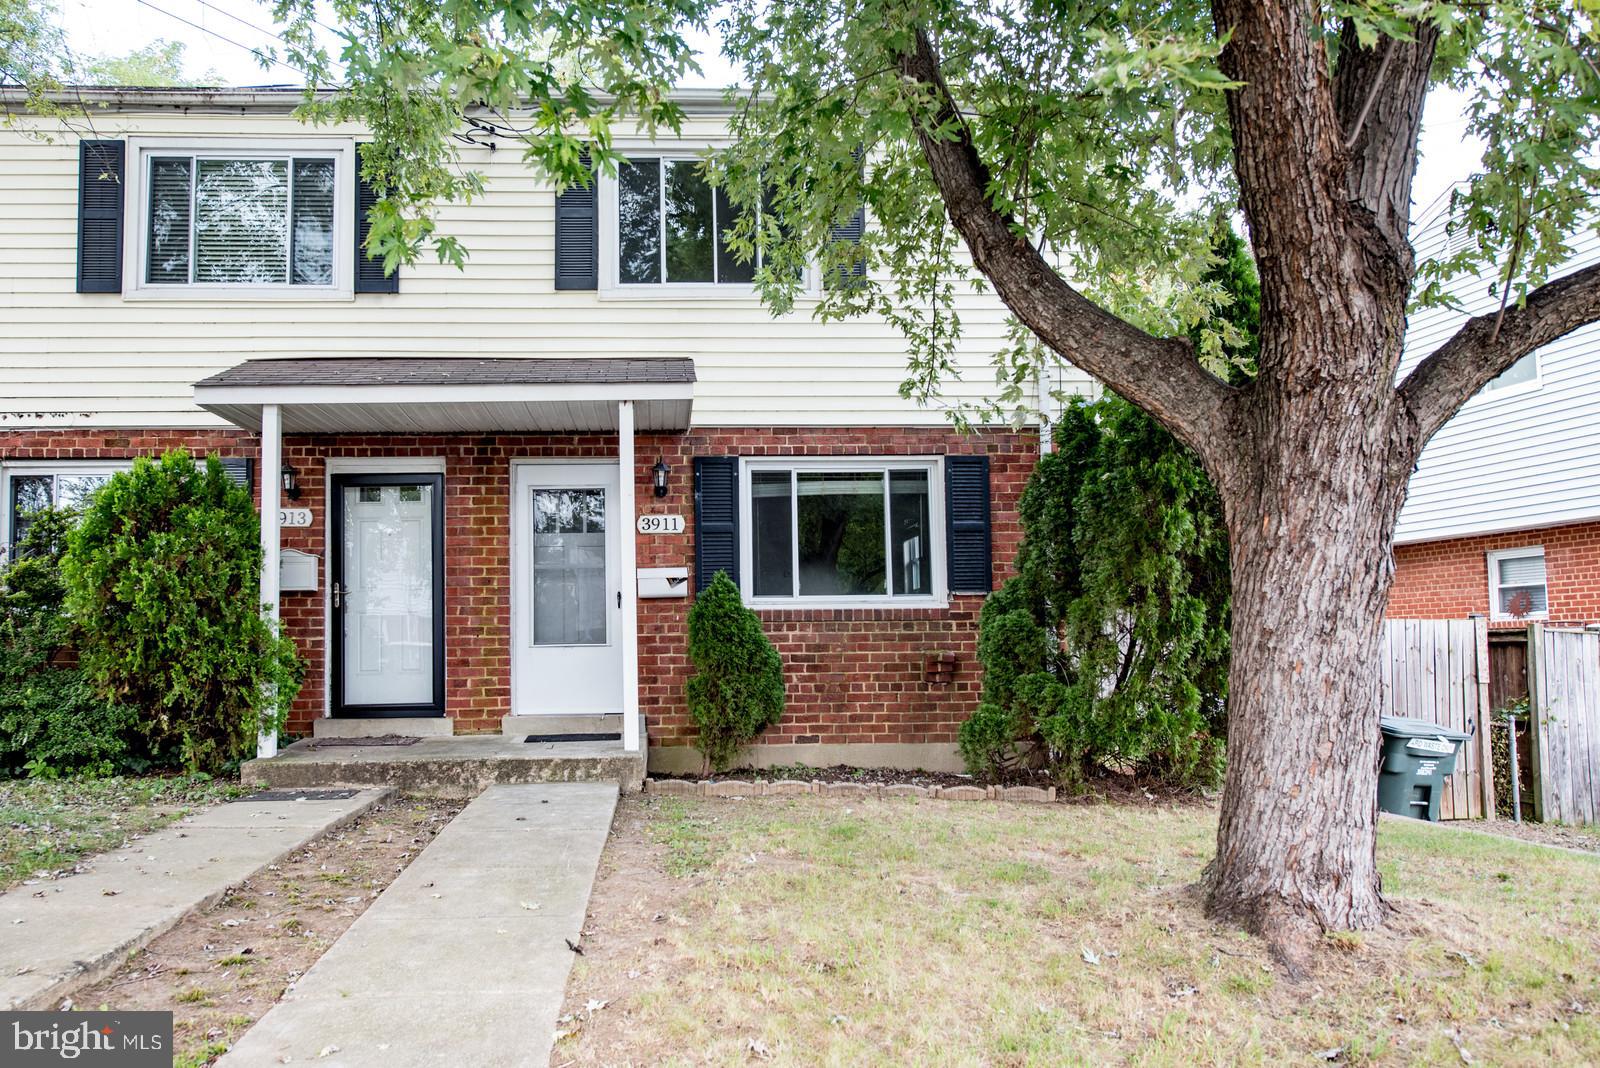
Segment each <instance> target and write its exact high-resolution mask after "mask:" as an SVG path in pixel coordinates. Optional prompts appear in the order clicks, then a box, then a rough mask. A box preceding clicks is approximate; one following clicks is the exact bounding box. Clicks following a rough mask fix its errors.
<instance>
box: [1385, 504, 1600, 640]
mask: <svg viewBox="0 0 1600 1068" xmlns="http://www.w3.org/2000/svg"><path fill="white" fill-rule="evenodd" d="M1534 545H1538V546H1542V547H1543V548H1544V561H1545V584H1546V587H1547V590H1548V598H1549V604H1550V621H1551V622H1556V623H1572V624H1588V623H1596V622H1600V522H1591V523H1573V524H1569V525H1567V526H1560V527H1546V528H1544V529H1541V530H1518V531H1512V532H1510V533H1505V534H1486V535H1481V536H1478V537H1472V538H1452V539H1449V540H1446V541H1429V542H1420V543H1417V544H1414V545H1401V546H1398V547H1396V549H1395V551H1394V560H1395V580H1394V589H1393V591H1392V592H1391V593H1390V595H1389V615H1390V616H1391V617H1392V618H1396V619H1463V618H1465V617H1466V616H1468V615H1470V614H1472V613H1479V614H1481V615H1488V614H1489V565H1488V558H1487V554H1488V553H1490V552H1492V551H1494V550H1496V549H1520V548H1526V547H1529V546H1534ZM1490 625H1491V626H1507V627H1514V626H1520V625H1521V624H1519V623H1516V622H1494V621H1491V623H1490Z"/></svg>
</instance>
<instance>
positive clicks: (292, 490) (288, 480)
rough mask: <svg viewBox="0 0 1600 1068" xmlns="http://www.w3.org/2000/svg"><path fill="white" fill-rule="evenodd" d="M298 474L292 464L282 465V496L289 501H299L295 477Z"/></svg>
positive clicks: (298, 487) (298, 483) (298, 485)
mask: <svg viewBox="0 0 1600 1068" xmlns="http://www.w3.org/2000/svg"><path fill="white" fill-rule="evenodd" d="M299 474H300V472H299V471H296V470H295V469H294V465H293V464H284V465H283V495H284V496H285V497H287V498H289V499H290V500H291V501H298V500H299V499H300V482H299V480H298V479H297V478H296V477H295V476H297V475H299Z"/></svg>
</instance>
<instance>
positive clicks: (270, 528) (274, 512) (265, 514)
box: [256, 404, 283, 757]
mask: <svg viewBox="0 0 1600 1068" xmlns="http://www.w3.org/2000/svg"><path fill="white" fill-rule="evenodd" d="M282 469H283V413H282V411H281V410H280V409H279V407H278V406H277V405H276V404H263V405H262V406H261V475H260V478H261V603H262V605H263V608H262V611H263V612H264V613H265V614H266V617H267V620H268V622H270V623H271V624H272V626H273V628H274V629H276V628H277V626H278V503H279V497H278V491H279V489H280V486H279V483H278V472H279V471H281V470H282ZM277 755H278V735H277V732H276V731H262V732H261V733H260V734H259V735H258V736H257V738H256V756H258V757H273V756H277Z"/></svg>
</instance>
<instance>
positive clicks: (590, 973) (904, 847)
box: [551, 795, 1600, 1068]
mask: <svg viewBox="0 0 1600 1068" xmlns="http://www.w3.org/2000/svg"><path fill="white" fill-rule="evenodd" d="M1215 831H1216V815H1215V811H1214V810H1213V809H1211V808H1208V807H1206V806H1202V805H1193V804H1185V805H1157V804H1150V803H1143V804H1138V805H1114V804H1103V805H1092V806H1078V807H1063V806H1039V805H999V804H996V805H964V804H959V803H953V802H944V801H899V800H877V799H866V800H842V799H831V798H819V797H806V798H794V799H789V798H759V799H747V800H720V799H709V798H707V799H696V798H674V797H650V796H648V795H646V796H645V797H643V798H638V799H625V800H624V801H623V803H622V804H621V805H620V806H619V808H618V815H617V820H616V823H615V825H614V828H613V838H612V840H611V841H610V842H609V843H608V845H607V849H606V854H605V857H604V858H603V860H602V862H601V867H600V873H599V878H598V881H597V884H596V887H595V892H594V896H593V897H592V899H591V902H590V910H589V916H588V918H587V921H586V924H585V937H584V949H585V953H584V955H583V956H582V957H580V958H579V959H578V961H577V962H576V965H575V967H574V970H573V974H572V979H571V981H570V982H569V984H568V989H567V998H566V1004H565V1006H564V1008H563V1022H562V1024H561V1028H562V1034H561V1035H560V1037H559V1039H558V1041H557V1043H556V1045H555V1048H554V1051H553V1054H552V1059H551V1063H552V1064H553V1065H568V1064H581V1065H620V1064H652V1065H656V1064H691V1063H692V1064H702V1063H718V1064H724V1063H773V1064H795V1065H802V1064H803V1065H811V1064H861V1063H915V1064H930V1065H941V1064H952V1065H953V1064H974V1063H978V1064H994V1065H1024V1064H1080V1063H1093V1064H1127V1063H1137V1064H1147V1065H1173V1066H1183V1068H1192V1066H1194V1065H1197V1064H1282V1063H1295V1064H1302V1063H1303V1064H1324V1063H1334V1064H1462V1063H1478V1064H1485V1063H1487V1064H1497V1065H1498V1064H1512V1065H1516V1064H1527V1065H1545V1064H1552V1063H1560V1064H1578V1063H1600V976H1597V975H1596V974H1595V972H1594V969H1593V961H1594V960H1595V959H1597V958H1600V913H1596V911H1595V910H1594V909H1593V907H1592V886H1593V885H1594V881H1595V879H1596V878H1597V877H1600V864H1597V863H1596V862H1595V861H1593V860H1592V859H1590V858H1588V857H1583V856H1576V855H1568V856H1563V855H1559V854H1552V853H1550V852H1549V851H1546V850H1537V849H1532V848H1529V847H1526V846H1524V845H1522V844H1520V843H1517V842H1507V841H1503V840H1498V839H1495V838H1492V837H1488V836H1485V835H1465V834H1462V835H1455V834H1442V833H1439V832H1438V831H1437V830H1436V829H1433V828H1427V827H1415V828H1413V827H1411V826H1406V825H1399V824H1391V823H1389V822H1387V821H1386V822H1385V824H1384V825H1383V826H1382V828H1381V829H1380V858H1379V859H1380V863H1381V865H1382V870H1383V877H1384V888H1385V892H1386V893H1387V894H1388V895H1389V896H1390V899H1391V901H1392V902H1393V903H1394V904H1395V906H1396V913H1395V916H1394V918H1393V920H1392V922H1391V923H1390V924H1389V925H1388V926H1387V927H1386V928H1385V929H1383V930H1381V931H1377V932H1367V933H1362V934H1354V935H1351V934H1346V935H1333V936H1330V937H1328V938H1327V939H1326V940H1325V941H1324V943H1323V945H1322V946H1321V947H1320V948H1319V950H1318V953H1317V959H1316V961H1315V967H1314V969H1313V970H1312V973H1311V976H1310V978H1309V979H1307V980H1305V981H1302V982H1294V981H1290V980H1289V979H1288V978H1286V977H1285V976H1284V974H1283V973H1282V971H1281V969H1279V968H1278V967H1277V966H1276V965H1274V963H1273V962H1272V961H1271V959H1270V958H1269V956H1268V954H1267V952H1266V950H1265V948H1264V946H1263V945H1262V944H1260V943H1259V941H1258V940H1256V939H1254V938H1251V937H1250V936H1248V935H1245V934H1243V933H1241V932H1240V931H1238V930H1236V929H1233V928H1231V927H1228V926H1225V925H1218V924H1214V923H1211V922H1210V921H1209V920H1207V919H1206V918H1205V917H1204V916H1203V915H1202V914H1201V912H1200V909H1199V906H1198V903H1197V901H1196V900H1195V897H1194V894H1193V891H1192V890H1191V889H1190V888H1191V887H1192V885H1193V883H1194V882H1195V880H1196V878H1197V877H1198V876H1199V874H1200V871H1201V869H1202V868H1203V866H1204V864H1205V862H1206V860H1207V859H1208V858H1209V856H1210V853H1211V849H1212V847H1213V843H1214V836H1215Z"/></svg>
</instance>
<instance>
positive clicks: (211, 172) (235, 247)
mask: <svg viewBox="0 0 1600 1068" xmlns="http://www.w3.org/2000/svg"><path fill="white" fill-rule="evenodd" d="M145 167H146V170H145V198H144V203H145V212H144V218H143V219H142V220H141V226H142V228H143V232H142V238H143V246H144V247H143V251H144V257H143V258H144V262H143V264H142V265H141V268H140V270H141V277H142V279H143V283H144V285H146V286H150V287H166V286H192V285H207V286H298V287H305V288H308V289H309V288H314V287H323V288H331V287H332V286H333V285H334V283H335V277H336V276H335V259H336V255H335V249H336V242H335V240H334V235H335V216H336V211H337V204H338V196H337V190H338V188H339V182H338V161H337V158H336V157H334V156H331V155H315V154H310V155H295V154H284V155H273V154H269V153H260V154H257V153H240V154H215V155H205V154H194V153H172V152H165V151H156V150H152V151H150V152H149V153H148V154H147V155H146V156H145Z"/></svg>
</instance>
